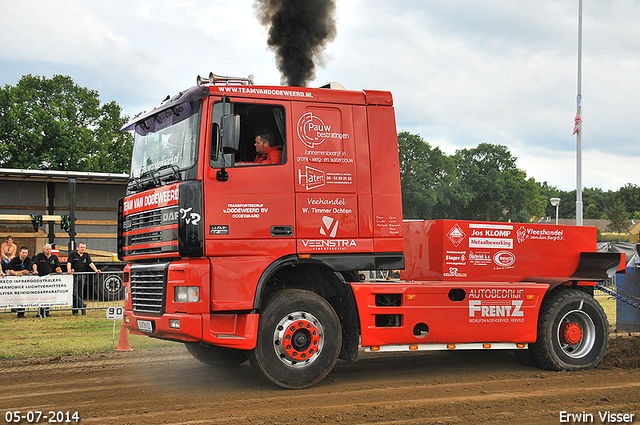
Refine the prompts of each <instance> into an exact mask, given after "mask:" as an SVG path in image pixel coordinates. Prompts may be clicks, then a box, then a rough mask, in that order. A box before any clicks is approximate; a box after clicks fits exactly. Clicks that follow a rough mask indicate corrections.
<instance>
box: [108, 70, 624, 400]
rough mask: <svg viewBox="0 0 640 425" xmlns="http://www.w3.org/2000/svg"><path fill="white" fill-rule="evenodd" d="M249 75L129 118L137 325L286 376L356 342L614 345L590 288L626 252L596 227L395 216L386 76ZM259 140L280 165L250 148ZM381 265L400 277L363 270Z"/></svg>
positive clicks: (533, 352)
mask: <svg viewBox="0 0 640 425" xmlns="http://www.w3.org/2000/svg"><path fill="white" fill-rule="evenodd" d="M251 80H252V78H246V79H245V78H229V77H218V76H216V75H214V74H211V75H210V76H209V78H200V77H198V85H197V86H195V87H192V88H190V89H188V90H186V91H184V92H180V93H178V94H177V95H175V96H173V97H167V99H165V101H163V102H162V103H161V104H159V105H158V106H156V107H155V108H154V109H152V110H150V111H148V112H143V113H141V114H138V115H137V116H135V117H133V118H132V119H131V121H130V122H129V123H127V124H126V125H125V126H124V127H123V130H125V131H133V132H134V135H135V143H134V149H133V156H132V168H131V177H130V181H129V185H128V196H126V197H125V198H124V199H122V200H121V201H120V204H119V220H118V227H119V229H118V250H119V255H120V258H122V259H123V260H125V261H127V262H128V266H127V267H126V268H125V273H124V277H125V278H124V280H125V282H124V284H125V302H124V309H125V314H124V326H126V327H127V328H128V329H129V330H130V331H131V332H132V333H136V334H146V335H149V336H151V337H155V338H161V339H167V340H173V341H181V342H184V343H185V345H186V347H187V348H188V350H189V351H190V352H191V354H193V356H194V357H195V358H197V359H198V360H200V361H202V362H204V363H207V364H210V365H221V364H222V365H237V364H241V363H243V362H245V361H246V360H247V359H248V360H249V361H250V362H251V364H252V365H253V366H254V368H255V369H256V370H257V371H258V373H260V374H261V375H263V376H264V377H266V378H267V379H269V380H270V381H272V382H273V383H275V384H277V385H279V386H281V387H285V388H305V387H309V386H311V385H313V384H315V383H317V382H319V381H320V380H321V379H323V378H324V377H325V376H326V375H327V374H328V373H329V372H330V371H331V369H332V367H333V366H334V364H335V362H336V360H337V359H338V358H341V359H345V360H350V361H355V360H357V358H358V353H359V351H360V349H361V348H363V349H364V350H366V351H380V352H383V351H414V350H415V351H420V350H453V349H478V350H486V349H509V350H516V352H517V353H519V356H520V357H522V358H524V359H527V360H530V361H535V362H536V363H537V364H538V365H539V366H541V367H543V368H546V369H551V370H578V369H586V368H591V367H594V366H596V365H597V364H598V363H599V362H600V361H601V360H602V358H603V356H604V354H605V352H606V349H607V346H608V341H609V327H608V323H607V318H606V316H605V314H604V312H603V310H602V308H601V307H600V305H599V304H598V302H596V301H595V300H594V298H593V296H592V295H593V287H594V285H595V284H596V282H599V281H602V280H604V279H606V278H607V277H609V276H611V275H612V274H613V273H615V271H616V270H617V269H618V268H619V265H620V263H621V261H620V258H619V254H598V253H594V252H593V251H595V248H596V229H595V228H586V227H574V226H554V225H550V224H529V223H526V224H518V223H488V222H466V221H461V220H435V221H403V219H402V200H401V191H400V174H399V162H398V143H397V134H396V126H395V116H394V108H393V101H392V96H391V94H390V93H389V92H384V91H347V90H343V89H335V88H334V86H333V85H330V86H327V87H324V88H318V89H312V88H296V87H269V86H255V85H253V83H252V81H251ZM266 133H269V134H270V136H264V135H265V134H266ZM256 134H258V135H263V136H262V137H260V138H258V137H256ZM265 138H266V139H270V140H271V142H270V143H269V146H270V148H272V149H273V148H275V150H278V151H279V153H280V156H281V160H280V161H279V162H278V163H270V164H264V163H258V162H254V161H255V160H256V145H258V144H259V143H262V142H263V141H264V139H265ZM257 139H259V140H258V142H259V143H257V142H256V140H257ZM259 156H260V155H259ZM388 270H399V271H400V278H399V279H397V278H396V279H388V278H386V279H383V280H380V279H365V278H363V276H364V275H365V274H366V273H361V272H362V271H378V272H382V271H388ZM374 274H375V273H374Z"/></svg>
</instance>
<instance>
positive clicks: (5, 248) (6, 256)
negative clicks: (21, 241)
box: [0, 235, 18, 271]
mask: <svg viewBox="0 0 640 425" xmlns="http://www.w3.org/2000/svg"><path fill="white" fill-rule="evenodd" d="M17 250H18V247H17V246H16V244H14V243H13V236H11V235H7V240H6V242H4V243H3V244H2V247H1V248H0V257H1V258H2V271H4V270H7V269H8V268H9V262H10V261H11V259H12V258H14V257H15V256H16V251H17Z"/></svg>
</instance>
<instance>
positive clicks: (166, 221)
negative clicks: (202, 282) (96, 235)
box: [123, 206, 178, 255]
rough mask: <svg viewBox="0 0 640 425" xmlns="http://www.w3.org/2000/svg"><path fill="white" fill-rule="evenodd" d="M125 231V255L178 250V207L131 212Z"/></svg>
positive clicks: (125, 224) (124, 225) (125, 223)
mask: <svg viewBox="0 0 640 425" xmlns="http://www.w3.org/2000/svg"><path fill="white" fill-rule="evenodd" d="M145 230H146V231H145ZM123 231H124V246H125V249H124V251H125V252H124V255H149V254H162V253H168V252H178V207H175V206H172V207H167V208H162V209H156V210H152V211H144V212H139V213H134V214H130V215H128V216H126V218H125V219H124V223H123Z"/></svg>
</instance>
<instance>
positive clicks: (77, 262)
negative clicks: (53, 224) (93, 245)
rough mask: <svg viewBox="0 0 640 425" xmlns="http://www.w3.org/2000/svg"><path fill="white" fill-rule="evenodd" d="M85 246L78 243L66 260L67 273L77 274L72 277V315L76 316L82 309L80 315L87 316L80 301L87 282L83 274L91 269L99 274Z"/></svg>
mask: <svg viewBox="0 0 640 425" xmlns="http://www.w3.org/2000/svg"><path fill="white" fill-rule="evenodd" d="M86 249H87V244H85V243H84V242H80V243H79V244H78V250H77V251H73V252H72V253H71V254H69V258H67V273H69V274H74V273H75V272H78V273H79V274H78V275H76V276H73V315H74V316H77V315H78V309H82V315H85V314H87V305H86V304H85V303H84V301H83V300H82V294H83V293H84V292H83V291H84V285H85V284H86V282H87V275H86V274H84V273H87V272H89V270H90V269H93V271H94V272H96V273H100V270H98V268H97V267H96V265H95V264H93V261H91V257H90V256H89V254H88V253H87V252H86Z"/></svg>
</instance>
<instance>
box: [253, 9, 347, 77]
mask: <svg viewBox="0 0 640 425" xmlns="http://www.w3.org/2000/svg"><path fill="white" fill-rule="evenodd" d="M254 7H255V9H256V11H257V16H258V20H259V21H260V23H261V24H262V25H263V26H265V27H267V28H268V29H269V38H268V40H267V44H268V45H269V48H270V49H271V50H273V51H274V52H275V53H276V62H277V65H278V69H279V70H280V74H281V76H282V78H281V83H282V84H284V85H288V86H297V87H304V86H306V85H307V83H308V82H309V81H311V80H313V78H314V77H315V62H314V60H320V54H321V53H322V50H323V49H324V47H325V46H326V44H327V43H328V42H329V41H332V40H333V39H334V38H335V36H336V20H335V17H334V14H335V10H336V4H335V0H256V2H255V4H254Z"/></svg>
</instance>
